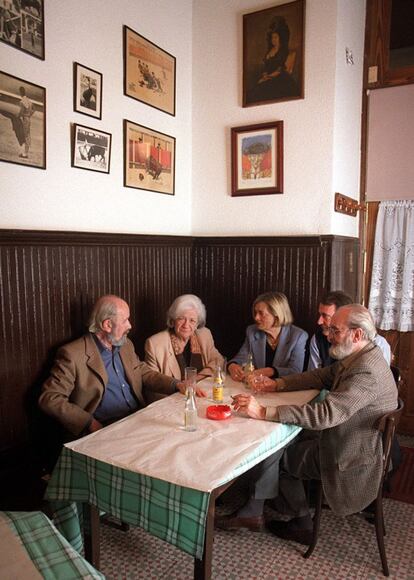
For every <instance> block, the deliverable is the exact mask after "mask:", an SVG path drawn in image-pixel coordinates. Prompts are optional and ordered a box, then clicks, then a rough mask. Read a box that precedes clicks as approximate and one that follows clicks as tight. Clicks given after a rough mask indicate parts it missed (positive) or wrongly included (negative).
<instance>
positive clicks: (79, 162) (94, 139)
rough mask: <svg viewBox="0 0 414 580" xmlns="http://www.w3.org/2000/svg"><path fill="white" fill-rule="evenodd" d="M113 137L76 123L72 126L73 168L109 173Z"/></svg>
mask: <svg viewBox="0 0 414 580" xmlns="http://www.w3.org/2000/svg"><path fill="white" fill-rule="evenodd" d="M111 145H112V135H111V133H106V132H105V131H100V130H98V129H94V128H93V127H85V126H84V125H78V124H77V123H74V124H73V126H72V167H78V168H79V169H87V170H89V171H98V172H100V173H109V171H110V167H111Z"/></svg>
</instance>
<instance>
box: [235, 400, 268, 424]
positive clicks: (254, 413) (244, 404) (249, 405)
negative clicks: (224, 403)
mask: <svg viewBox="0 0 414 580" xmlns="http://www.w3.org/2000/svg"><path fill="white" fill-rule="evenodd" d="M232 399H233V403H232V405H233V407H234V410H235V411H241V412H242V413H245V414H246V415H248V416H249V417H251V418H252V419H262V420H263V419H265V418H266V407H262V405H259V403H258V402H257V401H256V399H255V398H254V397H253V396H252V395H244V394H240V395H236V396H234V397H232Z"/></svg>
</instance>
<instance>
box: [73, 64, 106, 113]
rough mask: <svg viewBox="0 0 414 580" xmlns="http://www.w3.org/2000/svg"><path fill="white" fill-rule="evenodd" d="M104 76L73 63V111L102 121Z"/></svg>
mask: <svg viewBox="0 0 414 580" xmlns="http://www.w3.org/2000/svg"><path fill="white" fill-rule="evenodd" d="M102 81H103V77H102V74H101V73H100V72H98V71H96V70H93V69H91V68H88V67H86V66H84V65H82V64H79V63H78V62H75V63H73V110H74V111H76V112H77V113H82V114H83V115H89V116H90V117H95V119H102Z"/></svg>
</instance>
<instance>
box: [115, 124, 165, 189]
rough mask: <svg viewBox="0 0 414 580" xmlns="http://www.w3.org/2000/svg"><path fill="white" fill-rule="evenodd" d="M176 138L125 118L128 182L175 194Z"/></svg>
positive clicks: (125, 167) (126, 177)
mask: <svg viewBox="0 0 414 580" xmlns="http://www.w3.org/2000/svg"><path fill="white" fill-rule="evenodd" d="M174 183H175V138H174V137H171V136H170V135H165V134H164V133H160V132H158V131H154V130H153V129H149V128H148V127H143V126H142V125H137V124H136V123H133V122H132V121H128V120H127V119H124V185H125V187H134V188H136V189H147V190H148V191H156V192H158V193H166V194H168V195H174Z"/></svg>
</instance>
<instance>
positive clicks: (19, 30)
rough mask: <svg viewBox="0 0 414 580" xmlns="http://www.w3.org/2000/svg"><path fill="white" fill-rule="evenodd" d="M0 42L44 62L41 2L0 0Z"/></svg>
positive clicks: (42, 8)
mask: <svg viewBox="0 0 414 580" xmlns="http://www.w3.org/2000/svg"><path fill="white" fill-rule="evenodd" d="M0 40H1V41H2V42H5V43H6V44H9V45H10V46H13V47H14V48H17V49H19V50H22V51H23V52H27V53H28V54H31V55H32V56H35V57H36V58H40V59H41V60H45V27H44V5H43V0H0Z"/></svg>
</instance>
